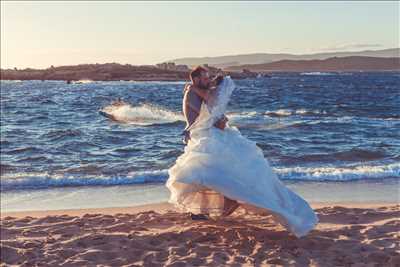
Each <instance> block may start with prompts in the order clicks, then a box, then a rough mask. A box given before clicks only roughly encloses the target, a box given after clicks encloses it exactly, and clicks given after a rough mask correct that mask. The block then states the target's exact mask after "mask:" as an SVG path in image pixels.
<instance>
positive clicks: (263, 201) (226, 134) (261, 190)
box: [166, 67, 318, 237]
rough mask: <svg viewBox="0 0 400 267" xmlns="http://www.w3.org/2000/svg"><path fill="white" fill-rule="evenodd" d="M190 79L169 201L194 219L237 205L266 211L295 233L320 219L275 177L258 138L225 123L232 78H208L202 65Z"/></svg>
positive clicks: (213, 215) (301, 233) (225, 213)
mask: <svg viewBox="0 0 400 267" xmlns="http://www.w3.org/2000/svg"><path fill="white" fill-rule="evenodd" d="M190 79H191V84H189V85H187V86H186V87H185V89H184V97H183V105H182V109H183V114H184V116H185V118H186V128H185V130H184V132H183V135H184V143H185V144H186V146H185V149H184V153H183V154H182V155H181V156H180V157H178V159H177V160H176V163H175V165H174V166H172V167H171V168H170V169H169V171H168V174H169V178H168V180H167V183H166V186H167V187H168V189H169V190H170V191H171V196H170V199H169V202H170V203H172V204H174V205H175V206H176V207H178V208H179V209H180V210H182V211H185V212H189V213H190V216H191V218H192V219H195V220H196V219H202V220H207V219H209V218H214V219H218V218H221V217H226V216H229V215H231V214H232V213H233V212H234V211H235V210H236V209H237V208H238V207H240V206H241V207H242V208H244V209H249V210H252V211H260V212H268V213H270V214H271V215H273V217H274V219H275V220H276V221H277V222H279V223H280V224H282V225H283V226H284V227H285V228H286V229H288V230H289V231H290V232H292V233H293V234H294V235H296V236H298V237H300V236H304V235H306V234H307V233H308V232H309V231H310V230H312V229H313V228H314V227H315V225H316V224H317V222H318V218H317V216H316V215H315V213H314V211H313V210H312V209H311V207H310V206H309V204H308V203H307V202H306V201H305V200H304V199H303V198H301V197H300V196H299V195H297V194H296V193H295V192H293V191H291V190H290V189H289V188H287V187H286V186H285V185H284V184H283V183H282V182H281V181H280V180H279V178H278V177H277V175H276V174H275V172H274V171H273V169H272V168H271V167H270V165H269V162H268V160H267V159H266V158H264V155H263V152H262V150H261V149H260V148H259V147H258V146H257V145H256V143H255V142H253V141H251V140H249V139H247V138H245V137H244V136H242V135H241V133H240V131H239V130H238V129H237V128H236V127H233V126H230V125H229V123H228V119H227V117H226V116H225V114H224V113H225V112H226V108H227V104H228V102H229V99H230V97H231V94H232V92H233V90H234V88H235V84H234V82H233V80H232V79H231V78H230V77H223V76H222V75H219V76H217V77H216V78H214V79H212V80H211V79H210V76H209V72H208V70H207V69H206V68H203V67H197V68H195V69H194V70H193V71H192V72H191V73H190Z"/></svg>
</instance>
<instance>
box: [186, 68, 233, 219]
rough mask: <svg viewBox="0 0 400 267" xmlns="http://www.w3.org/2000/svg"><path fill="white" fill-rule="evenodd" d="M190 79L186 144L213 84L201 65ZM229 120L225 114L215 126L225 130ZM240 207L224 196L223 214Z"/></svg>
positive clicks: (197, 216)
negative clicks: (191, 128)
mask: <svg viewBox="0 0 400 267" xmlns="http://www.w3.org/2000/svg"><path fill="white" fill-rule="evenodd" d="M190 80H191V84H188V85H186V86H185V89H184V96H183V101H182V110H183V114H184V116H185V119H186V127H185V130H184V131H183V136H184V137H183V142H184V143H185V144H188V142H189V141H190V127H191V126H192V125H193V123H194V122H195V120H196V118H197V117H198V116H199V113H200V108H201V104H202V103H203V101H207V100H208V98H209V97H210V95H211V93H212V92H211V90H212V89H211V88H212V85H213V84H212V81H211V80H210V74H209V72H208V70H207V69H206V68H204V67H201V66H198V67H196V68H194V69H193V70H192V71H191V72H190ZM227 121H228V119H227V118H226V116H223V117H222V118H221V119H219V120H218V121H217V122H216V123H215V124H214V126H215V127H217V128H219V129H220V130H224V129H225V127H226V122H227ZM238 207H239V204H238V203H237V202H236V201H235V200H231V199H229V198H227V197H224V212H223V214H222V215H223V216H228V215H230V214H232V213H233V212H234V211H235V210H236V208H238ZM190 216H191V218H192V219H193V220H207V216H206V215H204V214H193V213H191V214H190Z"/></svg>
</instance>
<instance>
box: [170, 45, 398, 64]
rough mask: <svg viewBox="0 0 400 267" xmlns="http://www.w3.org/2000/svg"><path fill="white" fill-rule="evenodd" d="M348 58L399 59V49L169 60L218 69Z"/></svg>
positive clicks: (258, 54)
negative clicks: (293, 61)
mask: <svg viewBox="0 0 400 267" xmlns="http://www.w3.org/2000/svg"><path fill="white" fill-rule="evenodd" d="M350 56H365V57H400V48H391V49H383V50H365V51H357V52H330V53H317V54H304V55H294V54H285V53H281V54H267V53H256V54H245V55H230V56H218V57H187V58H178V59H173V60H169V62H174V63H175V64H184V65H188V66H193V65H203V64H209V65H210V66H215V67H219V68H225V67H227V66H238V65H244V64H262V63H270V62H274V61H279V60H284V59H288V60H311V59H327V58H331V57H350Z"/></svg>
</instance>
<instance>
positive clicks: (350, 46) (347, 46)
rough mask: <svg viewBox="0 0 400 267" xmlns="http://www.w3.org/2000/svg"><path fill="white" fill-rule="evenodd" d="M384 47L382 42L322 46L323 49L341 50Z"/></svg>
mask: <svg viewBox="0 0 400 267" xmlns="http://www.w3.org/2000/svg"><path fill="white" fill-rule="evenodd" d="M377 47H382V45H381V44H342V45H334V46H330V47H322V48H321V50H323V51H340V50H351V49H360V48H361V49H365V48H377Z"/></svg>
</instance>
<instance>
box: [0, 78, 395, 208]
mask: <svg viewBox="0 0 400 267" xmlns="http://www.w3.org/2000/svg"><path fill="white" fill-rule="evenodd" d="M235 83H236V89H235V91H234V93H233V95H232V99H231V101H230V103H229V106H228V112H227V116H228V118H229V123H230V125H233V126H236V127H237V128H238V129H239V130H240V131H241V133H242V134H243V135H244V136H246V137H247V138H249V139H251V140H253V141H255V142H256V143H257V145H258V146H259V147H260V148H261V149H262V150H263V152H264V155H265V157H266V158H267V159H268V160H269V162H270V164H271V165H272V166H273V168H274V170H275V171H276V172H277V174H278V176H279V178H280V179H281V180H282V181H283V182H284V183H286V184H287V185H288V186H289V187H290V188H292V189H293V190H295V191H297V192H298V193H299V194H300V195H302V196H303V197H304V198H306V199H307V200H309V201H317V202H323V201H382V202H384V201H391V202H393V201H398V200H399V182H400V74H399V73H392V72H388V73H363V72H360V73H319V72H314V73H276V74H272V75H271V77H260V78H256V79H246V80H235ZM184 84H185V82H161V81H160V82H135V81H113V82H101V81H81V82H79V83H72V84H67V83H66V82H65V81H43V82H42V81H1V179H0V182H1V209H2V211H20V210H44V209H68V208H93V207H116V206H134V205H141V204H147V203H155V202H160V201H167V200H168V197H169V192H168V190H167V189H166V188H165V186H164V183H165V181H166V180H167V178H168V172H167V171H168V168H170V167H171V166H172V165H173V164H174V162H175V160H176V158H177V157H178V156H179V155H181V154H182V153H183V149H184V144H183V143H182V136H181V132H182V130H183V128H184V126H185V122H184V118H183V116H182V113H181V106H182V94H183V92H182V89H183V87H184ZM117 98H122V99H123V100H124V101H125V102H126V103H127V104H125V105H122V106H119V107H114V106H111V105H110V104H111V102H112V101H114V100H116V99H117ZM100 112H103V114H104V113H105V114H107V115H109V116H112V117H113V118H114V119H116V120H111V119H109V118H107V117H105V116H102V115H101V114H100Z"/></svg>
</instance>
